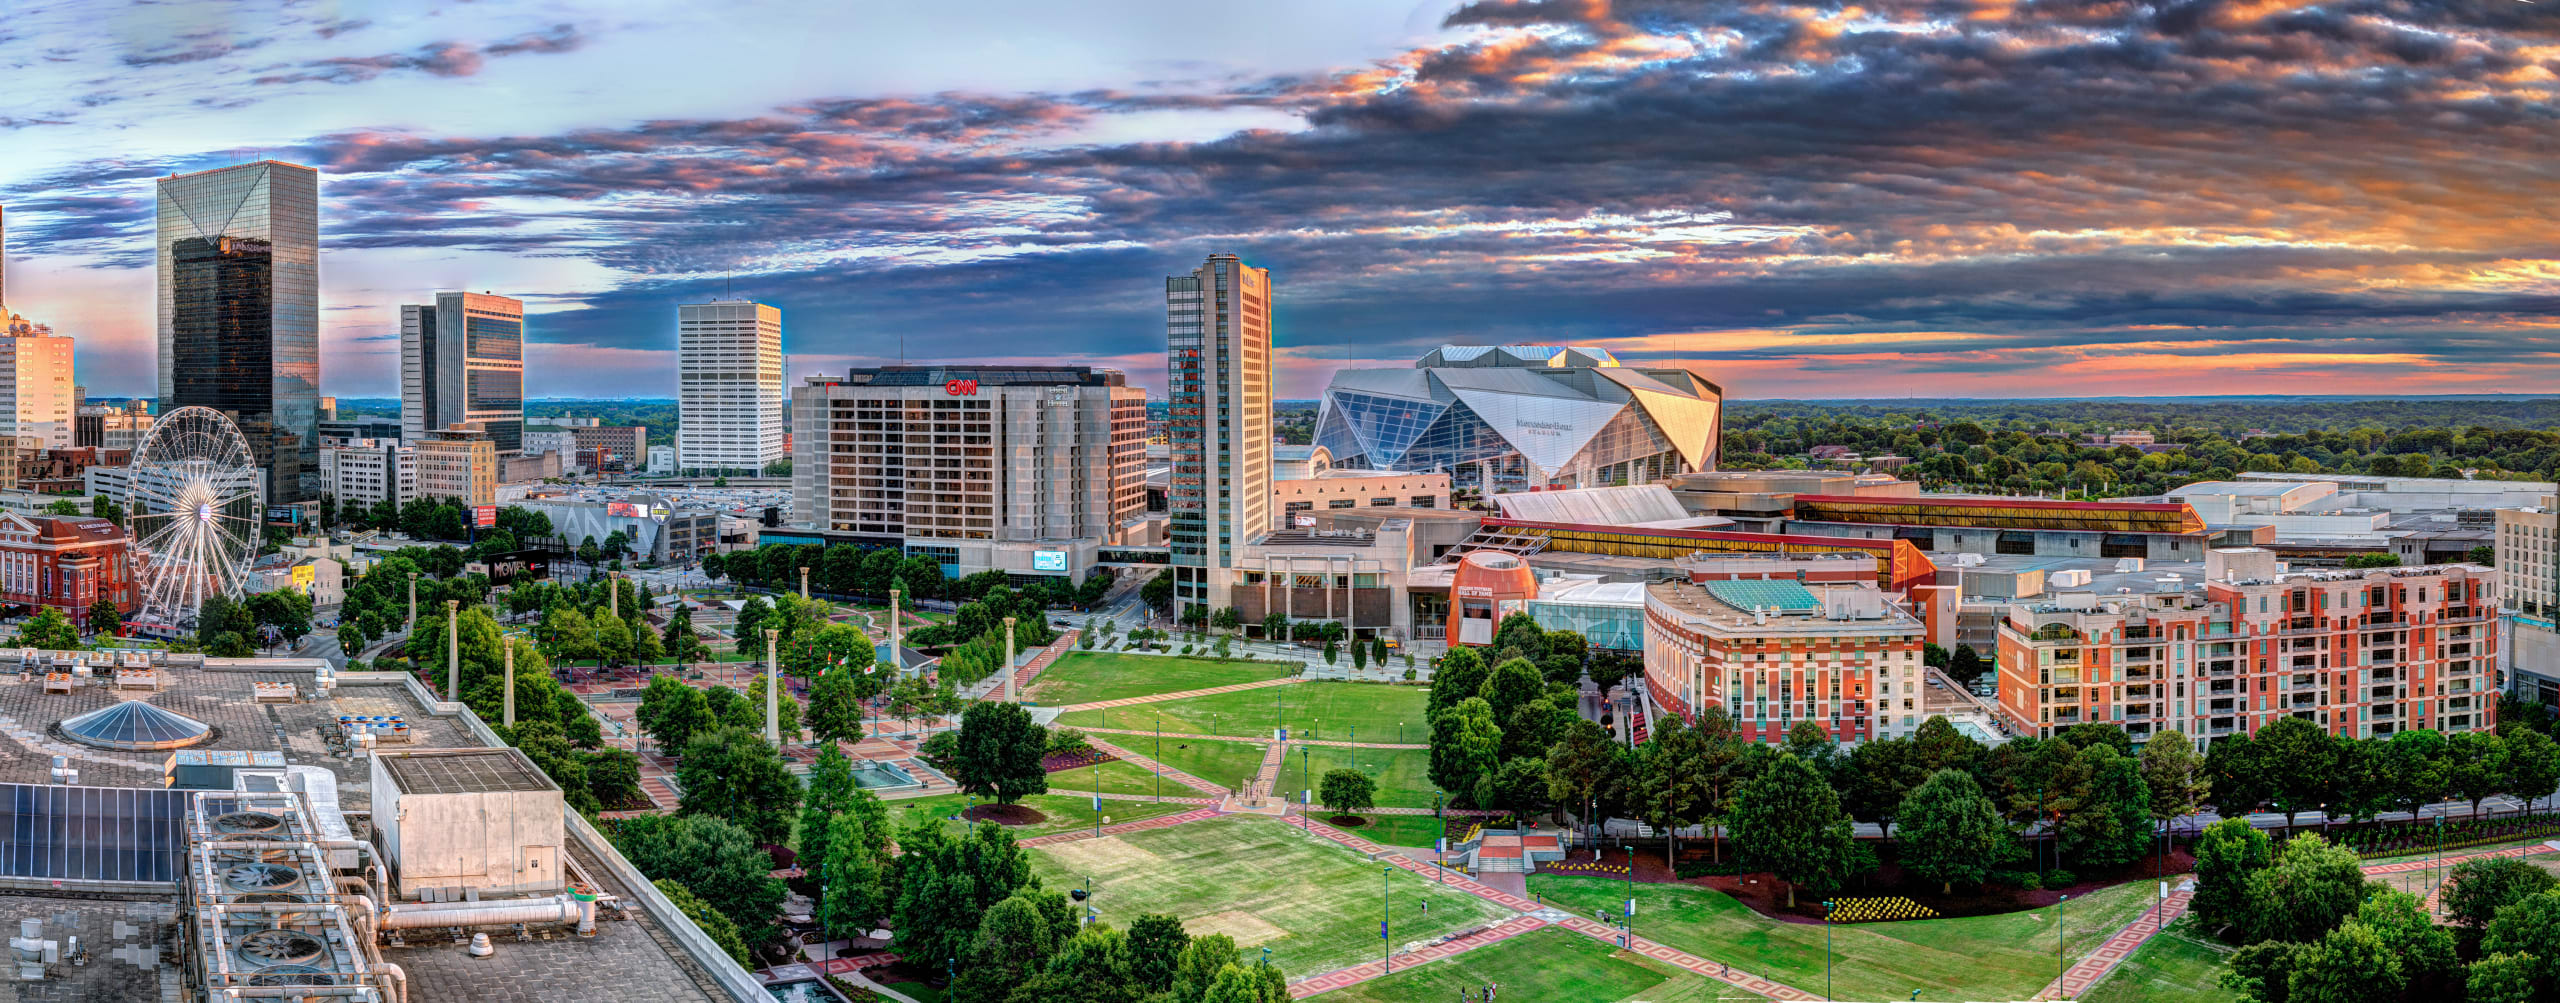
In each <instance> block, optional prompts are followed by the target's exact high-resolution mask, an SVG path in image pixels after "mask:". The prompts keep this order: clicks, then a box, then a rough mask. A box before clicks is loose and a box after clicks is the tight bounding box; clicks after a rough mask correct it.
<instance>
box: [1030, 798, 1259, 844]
mask: <svg viewBox="0 0 2560 1003" xmlns="http://www.w3.org/2000/svg"><path fill="white" fill-rule="evenodd" d="M1221 814H1224V813H1223V812H1220V811H1219V810H1218V809H1216V808H1214V807H1210V808H1195V809H1193V810H1191V811H1186V812H1183V813H1182V814H1179V815H1158V816H1156V817H1154V818H1142V819H1139V820H1137V821H1135V822H1122V823H1120V824H1119V825H1106V826H1103V827H1102V831H1103V833H1104V834H1105V835H1111V836H1118V835H1124V834H1126V833H1132V832H1144V831H1146V830H1148V829H1163V828H1167V827H1170V826H1177V825H1181V824H1182V823H1184V822H1197V821H1200V820H1201V819H1204V818H1216V817H1218V816H1219V815H1221ZM1092 838H1093V830H1091V829H1078V830H1076V831H1074V832H1061V833H1055V834H1052V835H1047V836H1038V837H1034V838H1031V839H1026V840H1023V841H1021V842H1020V843H1019V844H1017V845H1020V846H1053V845H1056V844H1059V843H1072V842H1075V841H1077V840H1080V839H1092Z"/></svg>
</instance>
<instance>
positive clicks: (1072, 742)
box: [1049, 728, 1093, 756]
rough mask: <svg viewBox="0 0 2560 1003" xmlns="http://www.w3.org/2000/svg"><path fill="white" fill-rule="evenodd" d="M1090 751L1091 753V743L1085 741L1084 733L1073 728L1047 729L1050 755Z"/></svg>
mask: <svg viewBox="0 0 2560 1003" xmlns="http://www.w3.org/2000/svg"><path fill="white" fill-rule="evenodd" d="M1091 751H1093V743H1092V742H1090V741H1087V740H1086V739H1085V737H1084V732H1081V731H1077V730H1075V729H1073V728H1051V729H1049V754H1050V755H1052V756H1055V755H1060V754H1065V753H1077V752H1091Z"/></svg>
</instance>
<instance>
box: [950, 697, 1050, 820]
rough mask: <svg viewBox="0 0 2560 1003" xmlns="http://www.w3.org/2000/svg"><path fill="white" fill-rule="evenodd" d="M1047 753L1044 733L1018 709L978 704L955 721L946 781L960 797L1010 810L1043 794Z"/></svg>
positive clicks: (1046, 786)
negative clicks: (955, 746) (956, 738)
mask: <svg viewBox="0 0 2560 1003" xmlns="http://www.w3.org/2000/svg"><path fill="white" fill-rule="evenodd" d="M1048 751H1049V736H1048V733H1047V732H1046V731H1044V730H1042V729H1041V727H1040V726H1039V725H1036V724H1033V723H1031V712H1030V711H1027V710H1024V709H1023V707H1022V705H1021V704H1013V703H1005V702H1002V701H980V702H978V703H974V704H970V705H969V709H968V710H967V711H966V712H964V713H962V714H961V715H960V746H959V750H958V753H957V755H956V757H955V759H954V761H953V763H952V776H951V779H952V780H954V781H956V782H958V783H959V785H960V789H961V790H963V791H966V792H968V793H971V794H975V795H978V796H980V797H986V798H994V799H995V800H996V802H997V803H999V804H1012V803H1013V802H1015V801H1018V800H1020V799H1021V798H1022V796H1023V795H1026V794H1044V793H1047V792H1048V790H1049V771H1048V770H1047V769H1045V768H1043V767H1042V765H1041V763H1042V760H1043V759H1044V758H1045V757H1046V756H1047V755H1048Z"/></svg>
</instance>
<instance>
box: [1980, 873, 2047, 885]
mask: <svg viewBox="0 0 2560 1003" xmlns="http://www.w3.org/2000/svg"><path fill="white" fill-rule="evenodd" d="M2035 880H2036V876H2035V873H2034V872H2032V871H1992V872H1991V873H1989V874H1986V875H1984V876H1983V878H1982V881H1983V883H1984V884H1993V885H2006V886H2008V887H2011V888H2024V887H2026V885H2027V882H2030V881H2035Z"/></svg>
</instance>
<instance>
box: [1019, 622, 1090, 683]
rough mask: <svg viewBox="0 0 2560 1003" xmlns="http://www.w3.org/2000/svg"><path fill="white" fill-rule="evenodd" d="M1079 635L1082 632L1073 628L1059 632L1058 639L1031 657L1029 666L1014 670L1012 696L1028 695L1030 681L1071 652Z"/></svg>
mask: <svg viewBox="0 0 2560 1003" xmlns="http://www.w3.org/2000/svg"><path fill="white" fill-rule="evenodd" d="M1079 633H1082V631H1080V630H1077V629H1074V628H1069V629H1067V630H1064V631H1060V632H1059V633H1058V639H1057V640H1055V641H1052V642H1050V644H1049V646H1048V647H1046V648H1042V649H1040V653H1039V654H1037V655H1034V656H1032V658H1031V662H1030V664H1027V665H1024V666H1023V667H1022V668H1020V669H1016V670H1014V673H1013V693H1014V696H1015V697H1016V698H1020V697H1022V696H1024V695H1026V694H1028V693H1030V692H1031V681H1032V680H1034V679H1038V678H1040V670H1042V669H1045V668H1048V667H1049V666H1051V665H1054V664H1056V663H1057V661H1058V658H1059V657H1060V656H1062V655H1064V654H1066V653H1067V652H1068V651H1070V650H1072V649H1073V648H1074V647H1075V643H1076V635H1077V634H1079Z"/></svg>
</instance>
